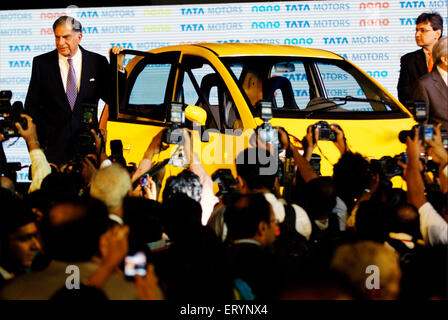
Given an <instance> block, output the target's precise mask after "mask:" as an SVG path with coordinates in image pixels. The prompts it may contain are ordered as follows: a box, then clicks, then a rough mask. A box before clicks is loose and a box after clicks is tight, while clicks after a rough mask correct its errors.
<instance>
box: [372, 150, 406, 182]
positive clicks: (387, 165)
mask: <svg viewBox="0 0 448 320" xmlns="http://www.w3.org/2000/svg"><path fill="white" fill-rule="evenodd" d="M398 161H401V162H402V163H405V164H406V163H407V162H408V157H407V155H406V153H405V152H403V153H400V154H398V155H396V156H394V157H391V156H384V157H382V158H381V159H379V160H376V159H372V160H370V164H371V166H372V167H373V168H374V170H373V171H374V172H382V173H383V174H384V175H385V176H386V177H387V178H388V179H390V178H392V177H395V176H403V168H401V167H400V166H399V165H398ZM375 169H376V170H375Z"/></svg>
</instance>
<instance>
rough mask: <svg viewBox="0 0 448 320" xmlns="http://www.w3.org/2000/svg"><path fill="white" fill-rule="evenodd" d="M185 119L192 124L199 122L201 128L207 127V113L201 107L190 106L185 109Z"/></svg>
mask: <svg viewBox="0 0 448 320" xmlns="http://www.w3.org/2000/svg"><path fill="white" fill-rule="evenodd" d="M185 117H186V118H187V119H188V120H190V121H191V122H199V123H200V124H201V126H205V122H206V121H207V112H206V111H205V110H204V109H202V108H201V107H198V106H194V105H188V106H187V107H186V108H185Z"/></svg>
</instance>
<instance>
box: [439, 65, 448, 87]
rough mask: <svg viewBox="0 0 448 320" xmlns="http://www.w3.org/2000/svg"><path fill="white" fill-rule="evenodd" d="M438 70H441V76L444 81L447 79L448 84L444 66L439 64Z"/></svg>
mask: <svg viewBox="0 0 448 320" xmlns="http://www.w3.org/2000/svg"><path fill="white" fill-rule="evenodd" d="M437 71H439V74H440V76H441V77H442V79H443V81H445V84H446V85H447V86H448V84H447V72H446V71H445V70H443V69H442V68H440V67H439V66H437Z"/></svg>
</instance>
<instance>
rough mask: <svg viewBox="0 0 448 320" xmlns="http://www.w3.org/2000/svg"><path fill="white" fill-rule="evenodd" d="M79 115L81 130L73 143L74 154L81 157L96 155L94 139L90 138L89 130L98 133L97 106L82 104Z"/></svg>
mask: <svg viewBox="0 0 448 320" xmlns="http://www.w3.org/2000/svg"><path fill="white" fill-rule="evenodd" d="M81 108H82V115H81V128H80V130H79V132H78V135H77V137H76V141H75V151H76V154H77V155H79V156H81V157H83V156H86V155H88V154H95V153H96V144H95V138H94V137H93V136H92V132H91V130H92V129H93V130H95V132H97V131H98V121H97V118H96V117H97V116H96V115H97V110H98V105H97V104H95V103H83V104H82V106H81Z"/></svg>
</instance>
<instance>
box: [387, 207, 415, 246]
mask: <svg viewBox="0 0 448 320" xmlns="http://www.w3.org/2000/svg"><path fill="white" fill-rule="evenodd" d="M391 231H393V232H404V233H407V234H409V235H411V236H412V237H413V239H414V241H416V240H417V239H421V238H422V235H421V233H420V219H419V214H418V210H417V209H416V208H415V207H414V206H413V205H411V204H409V203H402V204H399V205H398V206H396V207H395V208H393V211H392V225H391Z"/></svg>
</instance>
